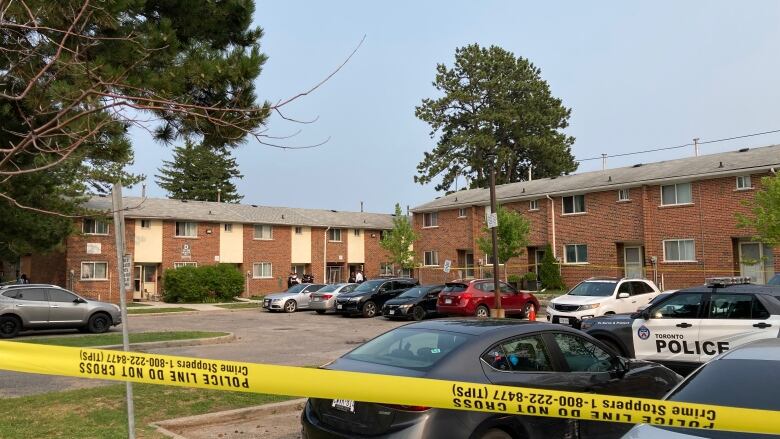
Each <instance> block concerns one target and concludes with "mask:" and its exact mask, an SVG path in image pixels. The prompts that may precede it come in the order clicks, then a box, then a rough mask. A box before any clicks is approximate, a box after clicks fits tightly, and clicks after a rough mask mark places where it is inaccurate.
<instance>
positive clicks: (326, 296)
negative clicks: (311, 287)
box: [322, 294, 333, 300]
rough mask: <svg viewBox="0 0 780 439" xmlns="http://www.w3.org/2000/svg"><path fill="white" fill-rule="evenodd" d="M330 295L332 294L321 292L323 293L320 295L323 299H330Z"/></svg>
mask: <svg viewBox="0 0 780 439" xmlns="http://www.w3.org/2000/svg"><path fill="white" fill-rule="evenodd" d="M331 297H333V294H323V295H322V298H323V299H325V300H328V299H330V298H331Z"/></svg>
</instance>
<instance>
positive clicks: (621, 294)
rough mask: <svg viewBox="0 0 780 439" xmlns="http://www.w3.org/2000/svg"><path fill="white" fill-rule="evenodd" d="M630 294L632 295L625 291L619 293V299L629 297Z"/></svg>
mask: <svg viewBox="0 0 780 439" xmlns="http://www.w3.org/2000/svg"><path fill="white" fill-rule="evenodd" d="M629 296H631V295H630V294H628V293H625V292H624V293H618V296H617V298H618V299H627V298H628V297H629Z"/></svg>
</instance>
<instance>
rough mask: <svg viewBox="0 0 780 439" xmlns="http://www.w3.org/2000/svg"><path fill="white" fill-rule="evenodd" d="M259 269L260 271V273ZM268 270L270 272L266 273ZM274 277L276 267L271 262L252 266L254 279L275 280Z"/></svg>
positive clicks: (256, 263) (257, 263)
mask: <svg viewBox="0 0 780 439" xmlns="http://www.w3.org/2000/svg"><path fill="white" fill-rule="evenodd" d="M258 267H259V268H260V270H259V271H258ZM266 267H267V268H268V272H267V273H265V270H264V269H265V268H266ZM273 277H274V265H273V264H272V263H270V262H255V263H254V264H252V279H273Z"/></svg>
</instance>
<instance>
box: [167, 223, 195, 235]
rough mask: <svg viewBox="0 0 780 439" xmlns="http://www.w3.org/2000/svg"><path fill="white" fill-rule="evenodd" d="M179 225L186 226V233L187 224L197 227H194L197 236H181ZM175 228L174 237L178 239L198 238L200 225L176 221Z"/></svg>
mask: <svg viewBox="0 0 780 439" xmlns="http://www.w3.org/2000/svg"><path fill="white" fill-rule="evenodd" d="M179 224H185V226H184V229H185V231H184V232H185V233H187V230H186V229H187V228H188V227H187V226H186V224H194V225H195V227H194V229H195V234H194V235H179ZM173 228H174V230H173V233H174V236H175V237H176V238H197V237H198V223H196V222H193V221H176V222H175V223H174V225H173Z"/></svg>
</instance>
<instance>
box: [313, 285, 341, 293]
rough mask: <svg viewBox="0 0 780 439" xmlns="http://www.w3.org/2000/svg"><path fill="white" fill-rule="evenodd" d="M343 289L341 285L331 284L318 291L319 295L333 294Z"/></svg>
mask: <svg viewBox="0 0 780 439" xmlns="http://www.w3.org/2000/svg"><path fill="white" fill-rule="evenodd" d="M340 287H341V284H331V285H325V286H324V287H322V288H320V289H319V290H317V292H318V293H332V292H334V291H336V290H338V289H339V288H340Z"/></svg>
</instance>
